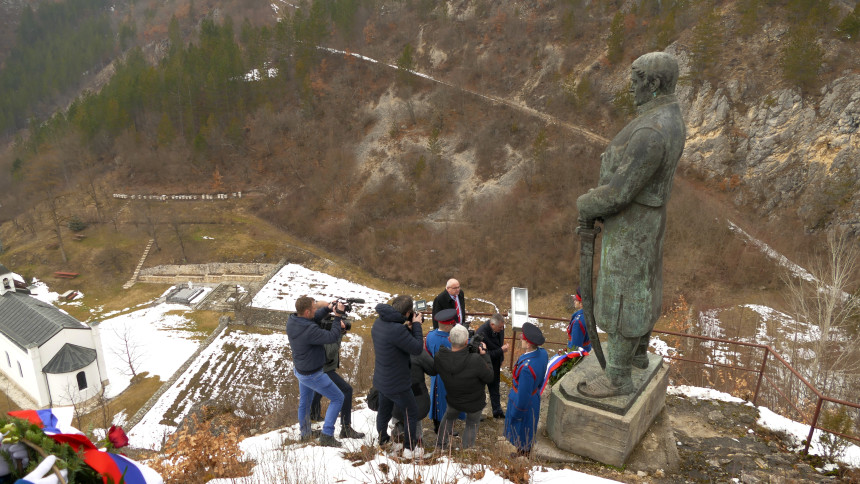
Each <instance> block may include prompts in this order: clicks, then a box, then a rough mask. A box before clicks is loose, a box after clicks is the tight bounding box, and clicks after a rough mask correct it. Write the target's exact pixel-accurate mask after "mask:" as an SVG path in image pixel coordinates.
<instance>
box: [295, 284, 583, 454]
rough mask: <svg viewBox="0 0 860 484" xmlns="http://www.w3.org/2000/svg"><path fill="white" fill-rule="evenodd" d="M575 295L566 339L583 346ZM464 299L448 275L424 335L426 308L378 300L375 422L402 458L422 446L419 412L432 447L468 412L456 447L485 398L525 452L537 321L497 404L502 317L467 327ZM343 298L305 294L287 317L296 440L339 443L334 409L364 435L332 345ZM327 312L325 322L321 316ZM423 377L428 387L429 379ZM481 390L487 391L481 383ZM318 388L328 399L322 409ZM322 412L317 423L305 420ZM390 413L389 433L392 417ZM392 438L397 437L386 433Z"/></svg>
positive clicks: (542, 367) (537, 363) (538, 361)
mask: <svg viewBox="0 0 860 484" xmlns="http://www.w3.org/2000/svg"><path fill="white" fill-rule="evenodd" d="M578 295H579V292H578V291H577V294H576V295H575V296H574V299H575V301H577V312H575V313H574V315H573V317H572V318H571V322H570V324H569V326H568V337H569V341H570V342H569V345H568V346H571V345H574V346H571V347H572V348H583V349H589V348H587V347H588V346H589V343H588V332H587V330H586V329H585V326H584V323H583V322H582V321H583V318H582V317H581V298H580V297H578ZM465 306H466V301H465V296H464V294H463V291H462V290H461V288H460V283H459V282H458V281H457V280H456V279H451V280H449V281H448V284H447V285H446V288H445V290H444V291H442V293H440V294H439V296H437V297H436V299H435V300H434V303H433V309H432V321H433V328H434V329H432V330H431V331H429V332H427V334H426V335H425V334H424V331H423V329H422V324H423V321H424V315H423V314H422V313H421V312H419V311H416V310H415V309H414V301H413V299H412V298H411V297H410V296H407V295H400V296H396V297H395V298H394V299H393V300H392V301H391V302H390V303H389V304H379V305H377V306H376V308H375V309H376V312H377V314H378V317H377V319H376V321H375V322H374V323H373V326H372V328H371V338H372V340H373V347H374V352H375V363H374V373H373V386H374V388H375V390H376V393H377V395H378V402H377V415H376V430H377V432H378V435H379V444H380V445H381V446H389V445H390V446H391V447H393V448H394V451H395V452H401V451H402V456H403V457H405V458H416V457H421V456H423V455H425V451H424V440H425V439H424V438H423V437H424V436H423V431H422V426H421V420H422V419H424V418H425V417H429V418H430V419H431V420H432V422H433V429H434V431H435V433H436V439H435V447H436V448H437V449H450V448H451V447H453V445H454V444H453V439H452V437H453V436H455V435H456V433H455V432H454V423H455V422H456V421H457V420H458V419H459V420H465V426H464V429H463V434H462V436H461V443H460V448H463V449H467V448H470V447H472V446H474V445H475V441H476V438H477V433H478V427H479V424H480V422H481V421H482V420H483V419H484V417H483V411H484V408H485V406H486V404H487V399H486V393H487V392H488V393H489V395H490V398H489V403H490V406H491V409H492V418H496V419H504V420H505V437H506V438H507V439H508V441H510V442H511V443H512V444H513V445H514V446H515V447H516V454H517V455H528V454H529V453H530V451H531V448H532V445H533V443H534V432H535V429H536V427H537V423H538V418H539V415H540V397H541V389H542V387H543V384H544V379H545V374H546V369H547V363H548V360H549V355H548V354H547V352H546V350H544V349H543V348H542V347H541V346H542V345H543V344H544V342H545V338H544V335H543V333H542V332H541V330H540V329H539V328H538V327H537V326H535V325H533V324H531V323H525V324H524V325H523V328H522V337H521V340H520V342H519V344H520V346H521V350H522V352H523V354H522V355H521V356H520V357H519V358H518V359H517V362H516V365H515V366H514V369H513V373H512V385H511V389H510V393H509V394H508V400H507V406H506V408H505V409H503V408H502V404H501V395H500V370H501V365H502V362H503V360H504V356H505V354H506V353H508V352H509V351H511V345H510V344H509V343H507V342H505V318H504V316H502V315H501V314H499V313H495V314H493V315H492V316H491V317H490V318H489V319H488V320H487V321H486V322H485V323H483V324H482V325H481V326H480V327H478V329H477V330H476V331H474V332H472V331H470V330H469V323H468V322H467V321H466V308H465ZM343 315H344V307H343V304H342V303H339V302H334V303H330V304H316V303H315V301H314V300H313V299H311V298H309V297H301V298H299V299H298V300H297V301H296V313H295V314H292V315H290V317H289V319H288V321H287V334H288V336H289V339H290V346H291V347H292V351H293V361H294V373H295V375H296V378H297V379H298V381H299V393H300V397H299V409H298V413H299V429H300V433H301V439H302V440H310V439H313V438H318V439H319V443H320V445H324V446H340V442H339V441H338V440H337V439H335V437H334V424H335V421H336V419H337V416H338V414H340V416H341V432H340V438H362V437H364V434H363V433H361V432H358V431H356V430H355V429H353V428H352V426H351V409H352V393H353V392H352V387H351V386H350V385H349V384H348V383H347V382H346V381H345V380H344V379H343V378H342V377H340V376H339V375H338V374H337V372H336V370H337V367H338V361H339V358H338V351H339V344H340V338H341V337H342V334H343V327H344V325H343V323H342V317H343ZM326 320H329V321H330V322H329V325H326V324H323V323H322V322H323V321H326ZM426 376H430V388H429V389H428V388H427V385H426V380H425V378H426ZM485 389H486V390H485ZM321 397H326V398H328V399H329V401H330V403H329V406H328V410H327V411H326V413H325V416H324V417H323V416H322V415H321V414H320V411H319V408H320V406H319V400H320V398H321ZM320 418H322V419H323V426H322V431H321V432H316V431H313V430H312V429H311V420H319V419H320ZM392 420H393V421H394V432H392V433H389V426H390V424H391V422H392ZM392 435H393V436H394V437H395V438H394V440H399V441H400V442H402V443H400V442H392Z"/></svg>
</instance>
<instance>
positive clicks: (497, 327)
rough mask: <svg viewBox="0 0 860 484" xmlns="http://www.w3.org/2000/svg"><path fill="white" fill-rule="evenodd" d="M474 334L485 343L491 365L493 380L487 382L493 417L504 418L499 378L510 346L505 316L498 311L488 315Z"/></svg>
mask: <svg viewBox="0 0 860 484" xmlns="http://www.w3.org/2000/svg"><path fill="white" fill-rule="evenodd" d="M475 334H477V335H480V336H481V338H483V340H484V344H486V345H487V354H488V355H490V361H491V362H492V365H493V381H491V382H489V383H487V390H489V392H490V406H491V407H492V408H493V418H505V411H504V410H502V403H501V396H500V395H499V380H500V370H501V367H502V361H504V359H505V353H507V351H508V349H509V348H510V346H509V345H508V344H507V343H505V317H504V316H502V315H501V314H499V313H495V314H493V315H492V316H490V319H488V320H487V322H486V323H484V324H482V325H481V327H479V328H478V331H476V332H475Z"/></svg>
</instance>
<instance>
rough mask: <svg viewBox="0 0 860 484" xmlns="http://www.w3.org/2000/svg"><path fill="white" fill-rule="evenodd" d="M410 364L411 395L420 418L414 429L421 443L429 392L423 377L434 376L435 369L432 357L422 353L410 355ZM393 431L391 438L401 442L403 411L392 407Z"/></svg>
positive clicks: (428, 405)
mask: <svg viewBox="0 0 860 484" xmlns="http://www.w3.org/2000/svg"><path fill="white" fill-rule="evenodd" d="M410 362H411V363H412V370H411V371H412V394H413V395H415V403H416V404H417V405H418V416H419V417H420V419H419V421H418V425H417V427H416V432H417V436H416V437H417V440H418V442H421V440H422V437H423V435H422V434H423V432H422V428H421V420H423V419H424V418H425V417H426V416H427V413H428V412H429V411H430V392H429V391H427V381H426V380H425V379H424V375H430V376H434V375H436V367H435V366H433V357H432V356H430V353H428V352H426V351H422V352H421V354H419V355H412V356H411V358H410ZM393 415H394V421H395V422H394V431H392V432H391V438H393V439H395V440H402V437H403V433H404V432H403V427H404V420H405V419H404V418H403V409H402V408H400V407H397V406H395V407H394V414H393Z"/></svg>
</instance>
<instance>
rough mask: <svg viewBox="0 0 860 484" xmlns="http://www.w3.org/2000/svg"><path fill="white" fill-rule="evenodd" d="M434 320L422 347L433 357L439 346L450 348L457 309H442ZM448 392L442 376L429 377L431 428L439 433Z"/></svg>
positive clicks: (446, 405) (463, 416) (446, 406)
mask: <svg viewBox="0 0 860 484" xmlns="http://www.w3.org/2000/svg"><path fill="white" fill-rule="evenodd" d="M434 320H435V321H436V323H437V324H438V325H439V327H438V328H437V329H434V330H433V331H430V332H429V333H427V337H426V338H425V339H424V347H425V348H426V349H427V352H428V353H430V356H433V357H435V356H436V353H437V352H438V351H439V348H441V347H443V346H444V347H446V348H448V349H451V342H450V341H449V340H448V336H449V333H450V332H451V328H453V327H454V325H455V324H457V310H456V309H443V310H442V311H439V312H438V313H436V315H435V316H434ZM447 395H448V393H447V392H446V391H445V384H444V383H442V377H440V376H438V375H434V376H433V377H431V378H430V418H431V419H433V430H434V432H436V433H437V434H438V433H439V423H440V422H441V421H442V418H443V417H444V416H445V411H446V410H447V409H448V403H447V401H446V400H445V397H446V396H447ZM461 418H466V417H465V414H461Z"/></svg>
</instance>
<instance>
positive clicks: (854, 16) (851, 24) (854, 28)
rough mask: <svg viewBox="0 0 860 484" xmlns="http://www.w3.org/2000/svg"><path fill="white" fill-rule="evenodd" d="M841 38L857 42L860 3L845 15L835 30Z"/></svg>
mask: <svg viewBox="0 0 860 484" xmlns="http://www.w3.org/2000/svg"><path fill="white" fill-rule="evenodd" d="M837 30H838V31H839V34H840V35H841V36H842V38H844V39H847V40H852V41H854V40H857V36H858V35H860V3H858V4H857V5H855V6H854V10H852V11H851V13H849V14H848V15H846V16H845V17H844V18H843V19H842V21H841V22H839V27H838V28H837Z"/></svg>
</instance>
